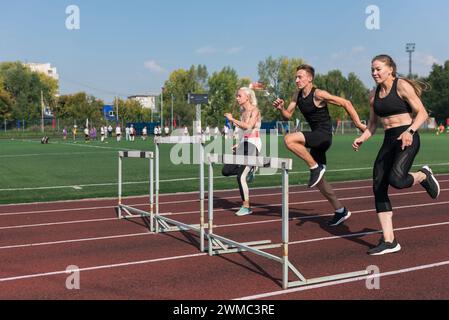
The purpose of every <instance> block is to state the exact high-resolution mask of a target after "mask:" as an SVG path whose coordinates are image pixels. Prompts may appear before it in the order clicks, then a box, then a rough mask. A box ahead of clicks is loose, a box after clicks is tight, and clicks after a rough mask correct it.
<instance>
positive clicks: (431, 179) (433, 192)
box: [419, 166, 440, 199]
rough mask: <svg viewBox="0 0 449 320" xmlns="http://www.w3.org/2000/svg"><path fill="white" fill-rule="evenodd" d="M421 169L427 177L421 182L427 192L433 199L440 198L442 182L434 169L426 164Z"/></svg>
mask: <svg viewBox="0 0 449 320" xmlns="http://www.w3.org/2000/svg"><path fill="white" fill-rule="evenodd" d="M419 171H421V172H422V173H424V174H425V175H426V177H427V178H426V180H424V181H423V182H421V185H422V186H423V188H424V189H426V191H427V193H428V194H429V196H430V197H431V198H432V199H436V198H438V196H439V195H440V184H439V183H438V181H437V179H436V178H435V176H434V175H433V172H432V169H430V167H429V166H424V167H422V169H421V170H419Z"/></svg>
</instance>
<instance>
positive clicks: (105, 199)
mask: <svg viewBox="0 0 449 320" xmlns="http://www.w3.org/2000/svg"><path fill="white" fill-rule="evenodd" d="M447 176H448V175H447V174H439V175H436V177H438V178H439V179H441V178H443V177H445V178H446V177H447ZM181 180H183V179H181ZM372 181H373V180H372V179H360V180H350V181H333V182H332V183H331V184H332V186H335V185H340V184H345V185H348V184H355V183H360V182H370V183H371V185H372ZM447 181H449V180H439V182H447ZM139 183H140V182H139ZM145 183H148V182H147V181H146V182H145ZM371 185H370V186H371ZM370 186H362V188H365V187H370ZM290 187H291V188H294V187H304V186H303V185H300V184H296V185H294V184H293V185H291V186H290ZM274 189H280V187H273V186H271V187H255V188H251V191H258V190H274ZM355 189H357V187H355ZM334 190H336V189H334ZM309 191H310V190H306V191H304V192H309ZM228 192H238V189H223V190H216V191H214V194H220V193H228ZM311 192H313V190H311ZM181 194H182V195H190V194H198V191H189V192H182V193H181V192H173V193H164V194H161V197H163V198H169V197H173V196H179V195H181ZM148 197H149V195H148V194H146V195H140V196H138V195H137V196H126V197H123V199H124V200H126V199H136V200H137V199H142V198H148ZM236 198H238V197H236ZM114 200H117V197H105V198H86V199H75V200H58V201H43V202H27V203H10V204H0V208H7V207H17V206H23V207H25V206H35V205H44V204H52V205H53V204H64V203H83V202H95V201H114ZM192 201H195V199H192Z"/></svg>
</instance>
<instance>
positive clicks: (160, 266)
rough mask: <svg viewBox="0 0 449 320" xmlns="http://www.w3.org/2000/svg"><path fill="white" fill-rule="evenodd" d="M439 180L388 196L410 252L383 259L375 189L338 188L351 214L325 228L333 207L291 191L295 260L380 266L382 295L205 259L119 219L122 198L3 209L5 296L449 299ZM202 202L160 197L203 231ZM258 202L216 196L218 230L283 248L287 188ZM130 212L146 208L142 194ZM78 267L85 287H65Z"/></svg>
mask: <svg viewBox="0 0 449 320" xmlns="http://www.w3.org/2000/svg"><path fill="white" fill-rule="evenodd" d="M438 180H439V181H440V184H441V188H442V191H441V195H440V197H439V198H438V199H437V200H431V199H430V197H428V195H427V194H426V193H425V191H424V190H423V189H422V188H421V187H420V186H416V187H413V188H411V189H407V190H402V191H398V190H391V200H392V202H393V205H394V207H395V210H394V211H395V217H394V224H395V229H396V237H397V239H398V240H399V242H400V244H401V245H402V247H403V250H402V251H401V252H399V253H396V254H392V255H386V256H380V257H371V256H368V255H367V254H366V251H367V249H368V248H369V247H370V246H372V245H374V244H376V243H377V241H378V239H379V233H378V230H379V223H378V220H377V216H376V213H375V211H374V209H373V208H374V199H373V195H372V189H371V181H369V180H367V181H355V182H346V183H335V184H334V185H333V186H334V188H335V190H336V192H337V194H338V196H339V198H340V199H341V200H342V202H343V203H344V204H345V205H346V206H347V207H348V208H349V209H350V210H351V211H352V217H351V218H350V220H348V221H347V222H346V224H345V225H343V226H339V227H336V228H329V227H327V226H326V221H327V220H328V219H329V218H330V217H331V212H332V208H331V207H330V205H329V204H328V203H327V202H326V201H325V200H324V199H323V197H322V196H321V194H320V193H319V192H318V191H316V190H308V189H305V188H304V187H300V186H291V187H290V217H291V220H290V246H289V259H290V261H291V262H292V263H293V264H294V265H295V266H296V267H297V268H298V269H299V270H300V271H301V272H302V273H303V274H304V275H305V276H306V277H307V278H313V277H320V276H326V275H332V274H338V273H344V272H351V271H357V270H364V269H366V268H367V267H369V266H376V267H377V268H378V269H379V272H380V273H381V277H380V278H379V289H371V290H370V289H368V288H367V286H366V283H367V279H366V277H362V278H356V279H348V280H341V281H334V282H329V283H324V284H318V285H311V286H307V287H301V288H292V289H289V290H282V289H281V277H282V274H281V270H282V269H281V265H280V264H278V263H276V262H273V261H270V260H268V259H266V258H262V257H260V256H256V255H254V254H251V253H243V254H228V255H222V256H214V257H209V256H207V255H206V254H204V253H201V252H199V250H198V242H199V241H198V240H199V239H198V236H196V235H195V234H191V233H186V232H183V233H181V232H174V233H169V234H153V233H150V232H148V228H147V225H146V224H145V222H144V221H143V220H142V219H135V220H133V221H125V220H121V221H120V220H118V219H117V218H116V212H115V205H116V201H115V200H84V201H69V202H55V203H42V204H27V205H5V206H0V256H1V268H0V299H151V300H166V299H170V300H199V299H208V300H210V299H212V300H215V299H217V300H218V299H219V300H226V299H285V300H298V299H448V298H449V291H448V290H447V288H449V277H448V274H449V250H448V247H449V214H448V213H449V210H448V209H447V208H448V206H449V192H448V191H449V175H440V176H438ZM197 198H198V195H197V194H194V193H191V194H182V195H181V194H176V195H163V196H161V198H160V202H161V212H170V213H171V217H172V218H174V219H177V220H179V221H183V222H186V223H198V220H199V214H198V208H199V203H198V200H197ZM251 200H252V205H253V207H254V208H255V210H254V214H253V215H251V216H248V217H236V216H235V215H234V214H233V212H234V211H235V210H236V209H238V207H239V205H240V198H239V195H238V192H237V191H225V192H217V193H216V194H215V200H214V206H215V216H214V218H215V219H214V224H215V225H217V226H216V227H215V229H214V232H215V233H216V234H219V235H222V236H225V237H228V238H230V239H233V240H238V241H242V242H246V241H255V240H265V239H269V240H272V241H273V242H274V243H279V242H280V241H281V219H280V212H281V208H280V203H281V195H280V188H270V189H257V190H251ZM126 203H127V204H131V205H133V206H136V207H138V208H142V209H148V205H147V204H146V203H147V199H146V198H143V197H141V198H129V199H126ZM268 252H270V253H273V254H276V255H278V256H280V255H281V252H280V249H272V250H268ZM72 265H73V266H77V267H79V268H80V271H81V272H80V290H68V289H67V288H66V280H67V278H68V277H69V276H70V275H71V274H69V273H67V272H66V270H67V268H68V266H72ZM290 280H296V279H294V278H293V277H292V278H291V279H290ZM368 281H369V282H370V283H372V282H373V280H368Z"/></svg>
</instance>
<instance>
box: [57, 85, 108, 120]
mask: <svg viewBox="0 0 449 320" xmlns="http://www.w3.org/2000/svg"><path fill="white" fill-rule="evenodd" d="M58 104H59V106H58V109H59V110H61V111H60V112H61V113H63V114H65V115H66V116H67V118H70V119H73V120H74V121H77V122H78V123H80V124H82V123H84V121H85V120H86V119H89V121H90V122H91V123H101V122H102V121H103V105H104V103H103V101H102V100H99V99H97V98H95V97H94V96H89V95H87V94H86V93H85V92H79V93H76V94H73V95H67V96H61V97H60V98H59V99H58Z"/></svg>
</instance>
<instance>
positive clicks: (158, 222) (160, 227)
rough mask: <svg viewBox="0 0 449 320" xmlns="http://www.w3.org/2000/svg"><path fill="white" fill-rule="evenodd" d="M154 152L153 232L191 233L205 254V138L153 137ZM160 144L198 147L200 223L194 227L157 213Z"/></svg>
mask: <svg viewBox="0 0 449 320" xmlns="http://www.w3.org/2000/svg"><path fill="white" fill-rule="evenodd" d="M154 142H155V145H156V150H155V176H156V203H155V214H154V215H153V216H152V219H154V225H155V232H156V233H159V232H163V233H166V232H174V231H189V230H190V231H193V232H195V233H197V234H199V236H200V250H201V252H205V244H204V239H205V238H206V235H205V226H206V225H205V222H204V198H205V197H204V148H205V146H204V145H205V143H206V138H205V136H204V135H197V136H170V137H155V139H154ZM160 144H193V145H199V146H200V154H199V162H200V174H199V178H200V223H199V224H195V225H190V224H186V223H182V222H180V221H176V220H173V219H170V218H168V217H166V216H162V215H160V212H159V158H160V151H159V145H160Z"/></svg>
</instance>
